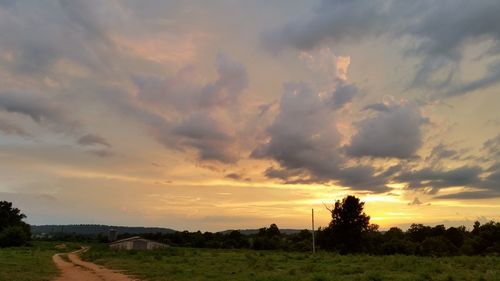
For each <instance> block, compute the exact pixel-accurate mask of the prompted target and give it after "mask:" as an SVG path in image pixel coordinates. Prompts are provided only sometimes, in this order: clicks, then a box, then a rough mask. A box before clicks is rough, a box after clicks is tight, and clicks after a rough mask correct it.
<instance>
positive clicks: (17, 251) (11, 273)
mask: <svg viewBox="0 0 500 281" xmlns="http://www.w3.org/2000/svg"><path fill="white" fill-rule="evenodd" d="M57 244H59V243H54V242H33V246H31V247H19V248H0V281H46V280H52V279H53V278H54V277H56V276H57V275H58V270H57V268H56V267H55V265H54V264H53V262H52V255H54V254H55V253H57V252H61V251H63V252H64V251H71V250H73V249H75V248H77V247H78V245H76V244H71V243H66V245H68V248H67V249H66V250H56V249H55V248H54V247H55V245H57Z"/></svg>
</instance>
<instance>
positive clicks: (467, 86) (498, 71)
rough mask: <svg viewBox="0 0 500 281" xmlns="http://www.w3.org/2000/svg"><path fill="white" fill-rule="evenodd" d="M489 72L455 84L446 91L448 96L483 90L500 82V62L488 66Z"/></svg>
mask: <svg viewBox="0 0 500 281" xmlns="http://www.w3.org/2000/svg"><path fill="white" fill-rule="evenodd" d="M487 73H488V74H486V75H485V76H484V77H483V78H481V79H478V80H475V81H472V82H469V83H464V84H462V85H458V86H454V87H452V89H451V90H449V91H447V92H446V93H445V95H446V96H450V97H453V96H460V95H464V94H467V93H469V92H473V91H477V90H481V89H484V88H487V87H489V86H492V85H494V84H496V83H499V82H500V62H496V63H494V64H491V65H489V66H488V71H487Z"/></svg>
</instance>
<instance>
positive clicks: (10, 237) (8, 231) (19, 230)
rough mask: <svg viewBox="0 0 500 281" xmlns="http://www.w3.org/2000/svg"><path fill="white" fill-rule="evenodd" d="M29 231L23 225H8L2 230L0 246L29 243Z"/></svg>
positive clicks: (16, 245)
mask: <svg viewBox="0 0 500 281" xmlns="http://www.w3.org/2000/svg"><path fill="white" fill-rule="evenodd" d="M29 238H30V235H29V233H28V232H27V231H26V229H25V228H24V227H23V226H19V225H18V226H8V227H6V228H4V229H3V230H2V232H0V247H18V246H24V245H26V244H27V243H28V241H29Z"/></svg>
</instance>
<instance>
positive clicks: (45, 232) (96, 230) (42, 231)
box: [31, 224, 175, 236]
mask: <svg viewBox="0 0 500 281" xmlns="http://www.w3.org/2000/svg"><path fill="white" fill-rule="evenodd" d="M110 229H114V230H116V231H117V232H118V233H129V234H142V233H157V232H159V233H173V232H175V230H173V229H170V228H161V227H132V226H111V225H102V224H69V225H32V226H31V232H32V233H33V234H34V235H37V236H51V235H82V236H97V235H99V234H101V235H107V233H108V232H109V230H110Z"/></svg>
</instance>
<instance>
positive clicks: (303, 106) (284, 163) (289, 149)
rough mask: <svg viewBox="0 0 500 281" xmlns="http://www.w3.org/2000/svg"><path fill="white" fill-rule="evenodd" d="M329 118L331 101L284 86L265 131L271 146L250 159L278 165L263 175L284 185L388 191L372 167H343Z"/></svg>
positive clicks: (332, 110)
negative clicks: (335, 185)
mask: <svg viewBox="0 0 500 281" xmlns="http://www.w3.org/2000/svg"><path fill="white" fill-rule="evenodd" d="M334 113H335V108H333V107H332V106H331V105H330V100H328V99H323V98H322V97H321V96H319V95H317V94H316V93H315V92H314V91H312V90H311V89H310V87H309V86H308V85H307V84H305V83H288V84H285V86H284V93H283V96H282V97H281V100H280V104H279V113H278V115H277V116H276V118H275V120H274V122H273V123H272V124H271V126H269V128H268V129H267V132H268V134H269V137H270V140H269V142H267V143H264V144H261V145H259V146H258V147H257V148H256V149H255V150H254V151H253V152H252V156H253V157H256V158H270V159H273V160H275V161H276V162H278V163H279V165H280V168H274V167H272V168H268V169H267V170H266V172H265V175H266V176H267V177H269V178H277V179H280V180H282V181H284V182H287V183H311V182H317V183H326V182H332V181H333V182H336V183H338V184H340V185H342V186H346V187H350V188H352V189H356V190H369V191H373V192H384V191H387V190H388V187H387V186H386V179H385V178H384V177H381V176H377V175H375V170H374V169H373V168H372V167H369V166H356V167H349V166H347V165H346V161H347V160H346V159H345V158H344V157H343V155H341V152H340V149H339V146H340V134H339V132H338V131H337V128H336V125H335V116H334Z"/></svg>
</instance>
